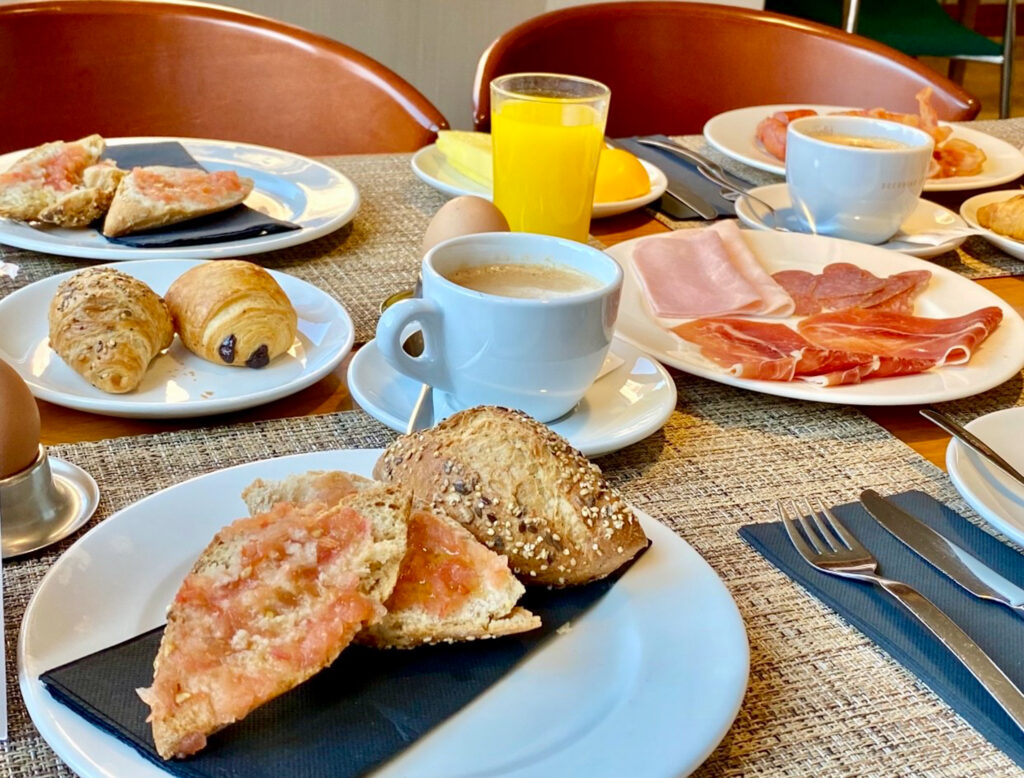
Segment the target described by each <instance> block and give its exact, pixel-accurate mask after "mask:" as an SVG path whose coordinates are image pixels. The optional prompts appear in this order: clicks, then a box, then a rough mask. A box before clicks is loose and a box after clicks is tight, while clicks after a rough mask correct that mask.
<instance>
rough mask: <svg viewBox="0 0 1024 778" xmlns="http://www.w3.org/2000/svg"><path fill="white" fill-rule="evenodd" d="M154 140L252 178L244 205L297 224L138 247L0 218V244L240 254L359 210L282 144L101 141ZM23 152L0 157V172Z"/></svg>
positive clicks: (294, 239) (200, 255)
mask: <svg viewBox="0 0 1024 778" xmlns="http://www.w3.org/2000/svg"><path fill="white" fill-rule="evenodd" d="M161 141H177V142H179V143H181V144H182V145H183V146H184V147H185V149H186V150H187V151H188V152H189V154H191V155H192V157H193V158H194V159H195V160H196V162H198V163H199V164H200V165H202V166H203V167H204V168H205V169H206V170H208V171H210V172H211V173H213V172H218V171H235V172H236V173H238V175H239V176H242V177H245V178H249V179H252V180H253V182H254V186H253V190H252V192H251V193H250V194H249V195H248V197H246V199H245V204H246V205H248V206H249V207H250V208H253V209H255V210H257V211H260V212H261V213H265V214H267V215H269V216H273V217H275V218H277V219H283V220H285V221H290V222H292V223H294V224H297V225H298V226H299V229H297V230H291V231H289V232H281V233H277V234H273V235H265V236H262V237H255V238H245V239H242V240H230V241H224V242H219V243H206V244H200V245H195V246H178V247H159V248H158V247H154V248H137V247H133V246H126V245H119V244H116V243H111V242H109V241H107V240H106V239H105V238H104V237H103V236H102V235H101V234H100V233H99V232H98V231H96V230H94V229H92V228H90V227H77V228H65V227H54V226H47V225H43V224H40V223H35V222H21V221H14V220H11V219H0V243H6V244H8V245H10V246H17V247H18V248H22V249H29V250H32V251H41V252H43V253H46V254H58V255H62V256H66V257H79V258H82V259H93V260H96V259H103V260H114V261H117V260H133V259H160V258H190V259H213V258H217V257H239V256H246V255H250V254H258V253H262V252H265V251H274V250H275V249H282V248H286V247H288V246H296V245H299V244H301V243H306V242H308V241H311V240H315V239H316V238H319V237H322V236H323V235H327V234H328V233H331V232H334V231H335V230H337V229H339V228H340V227H342V226H344V225H345V224H347V223H348V222H349V221H351V220H352V218H353V217H354V216H355V214H356V211H358V210H359V191H358V190H357V189H356V186H355V184H353V183H352V181H350V180H349V179H348V178H346V177H345V176H344V175H342V174H341V173H339V172H338V171H336V170H334V169H332V168H330V167H327V166H326V165H323V164H321V163H319V162H315V161H314V160H311V159H308V158H306V157H303V156H300V155H298V154H293V153H291V152H288V151H281V150H279V149H272V148H267V147H265V146H255V145H253V144H249V143H234V142H227V141H218V140H203V139H197V138H157V137H139V138H113V139H108V140H107V146H108V147H113V146H123V145H129V144H133V143H155V142H161ZM28 151H29V150H27V149H26V150H22V151H15V152H11V153H9V154H5V155H3V156H0V171H3V170H6V169H7V168H8V167H10V166H11V165H12V164H13V163H14V162H15V161H16V160H18V159H19V158H20V157H22V156H24V155H25V154H26V153H27V152H28Z"/></svg>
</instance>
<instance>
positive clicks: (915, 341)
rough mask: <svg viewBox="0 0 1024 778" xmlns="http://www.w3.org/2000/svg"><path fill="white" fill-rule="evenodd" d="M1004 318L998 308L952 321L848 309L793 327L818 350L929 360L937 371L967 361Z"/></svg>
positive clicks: (815, 317) (987, 309) (820, 315)
mask: <svg viewBox="0 0 1024 778" xmlns="http://www.w3.org/2000/svg"><path fill="white" fill-rule="evenodd" d="M1002 318H1003V312H1002V310H1001V309H1000V308H997V307H996V306H989V307H987V308H981V309H979V310H977V311H973V312H971V313H968V314H965V315H963V316H957V317H955V318H950V319H929V318H925V317H921V316H909V315H906V314H900V313H893V312H891V311H877V310H871V309H868V310H862V309H858V308H852V309H849V310H845V311H837V312H834V313H821V314H817V315H815V316H811V317H809V318H807V319H804V320H803V321H801V322H800V323H799V324H798V325H797V329H798V330H799V331H800V334H802V335H803V336H804V337H805V338H807V340H809V341H810V342H811V343H814V344H815V345H817V346H820V347H822V348H828V349H839V350H844V351H853V352H859V353H870V354H878V355H881V356H886V357H891V358H896V359H913V360H928V361H931V362H933V364H934V366H936V367H941V366H942V365H962V364H964V363H966V362H967V361H968V360H970V358H971V355H972V354H973V352H974V349H976V348H977V347H978V345H979V344H981V342H982V341H984V340H985V339H986V338H987V337H988V336H989V335H991V334H992V332H993V331H994V330H995V328H996V327H997V326H999V322H1000V321H1002Z"/></svg>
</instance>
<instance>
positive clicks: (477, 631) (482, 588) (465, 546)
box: [242, 471, 540, 648]
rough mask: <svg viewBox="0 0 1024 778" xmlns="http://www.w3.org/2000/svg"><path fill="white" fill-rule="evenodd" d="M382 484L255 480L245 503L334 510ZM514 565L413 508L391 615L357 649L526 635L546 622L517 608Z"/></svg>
mask: <svg viewBox="0 0 1024 778" xmlns="http://www.w3.org/2000/svg"><path fill="white" fill-rule="evenodd" d="M375 483H376V482H374V481H370V480H369V479H366V478H362V477H361V476H357V475H353V474H351V473H344V472H340V471H326V472H325V471H312V472H309V473H304V474H301V475H294V476H290V477H288V478H286V479H284V480H282V481H278V482H266V481H262V480H257V481H255V482H253V483H252V484H251V485H250V486H249V487H248V488H246V490H245V491H244V492H242V498H243V499H244V500H245V501H246V505H248V506H249V510H250V511H253V512H259V511H264V510H267V509H268V508H269V507H270V506H273V505H274V504H276V503H278V502H281V501H284V502H291V503H294V504H298V505H302V504H304V503H306V502H309V501H320V502H324V503H328V504H330V503H331V502H332V501H334V500H337V499H339V498H340V497H341V496H342V495H344V494H345V493H346V492H348V491H350V490H357V491H358V490H364V489H367V488H372V487H373V485H374V484H375ZM524 591H525V590H524V588H523V585H522V584H521V583H520V582H519V581H518V580H516V577H515V576H514V575H512V572H511V570H509V567H508V560H507V559H506V558H505V557H503V556H500V555H498V554H496V553H495V552H493V551H491V550H490V549H488V548H486V547H485V546H484V545H483V544H481V543H480V542H478V541H477V540H476V538H474V537H473V535H472V534H471V533H469V532H468V531H467V530H466V529H464V528H463V527H462V526H461V525H459V524H458V522H455V521H453V520H452V519H450V518H448V517H447V516H444V515H440V514H438V513H436V512H432V511H429V510H425V509H424V508H422V507H417V506H415V505H414V506H413V509H412V511H411V513H410V514H409V528H408V543H407V550H406V553H405V557H404V558H403V560H402V564H401V567H400V568H399V573H398V582H397V583H396V584H395V588H394V590H393V591H392V593H391V596H390V597H389V598H388V600H387V602H385V604H384V605H385V608H387V614H386V615H385V616H384V617H383V618H382V619H381V620H380V621H378V622H376V623H375V624H372V625H369V626H367V627H366V628H365V629H364V630H363V631H362V632H360V633H359V634H358V636H357V637H356V642H357V643H364V644H367V645H373V646H377V647H380V648H412V647H414V646H417V645H421V644H424V643H437V642H442V641H448V642H450V641H454V640H475V639H479V638H489V637H499V636H501V635H511V634H514V633H517V632H525V631H527V630H531V629H535V628H537V627H539V626H540V619H539V618H538V617H537V616H535V615H534V614H532V613H530V612H529V611H528V610H526V609H525V608H521V607H518V606H517V605H516V602H517V601H518V600H519V598H520V597H521V596H522V595H523V593H524Z"/></svg>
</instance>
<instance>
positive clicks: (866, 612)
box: [740, 491, 1024, 767]
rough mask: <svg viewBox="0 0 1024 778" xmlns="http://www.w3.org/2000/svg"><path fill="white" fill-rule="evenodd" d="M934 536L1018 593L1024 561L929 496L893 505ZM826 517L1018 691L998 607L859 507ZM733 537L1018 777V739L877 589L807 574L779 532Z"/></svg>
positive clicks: (1020, 632) (743, 532)
mask: <svg viewBox="0 0 1024 778" xmlns="http://www.w3.org/2000/svg"><path fill="white" fill-rule="evenodd" d="M890 499H892V501H893V502H894V503H896V504H897V505H899V506H900V507H902V508H904V509H905V510H907V511H908V512H910V513H912V514H913V515H914V516H916V517H917V518H919V519H921V521H923V522H924V523H926V524H928V525H929V526H931V527H932V528H933V529H935V530H936V531H938V532H939V533H941V534H942V535H944V536H945V537H947V538H949V539H950V540H952V541H954V542H955V543H958V544H959V545H960V546H962V547H963V548H965V549H967V550H968V551H970V552H971V553H972V554H974V555H975V556H977V557H978V558H979V559H982V560H984V561H985V563H986V564H988V565H989V566H991V567H992V569H993V570H995V571H996V572H998V573H1000V574H1001V575H1003V576H1005V577H1006V578H1007V579H1009V580H1011V581H1013V582H1014V583H1016V584H1018V585H1020V586H1024V558H1022V557H1021V555H1020V554H1019V553H1017V552H1016V551H1014V550H1013V549H1012V548H1010V547H1009V546H1006V545H1004V544H1002V543H1000V542H999V541H998V540H996V539H995V538H994V537H992V536H991V535H989V534H988V533H987V532H985V531H984V530H981V529H979V528H978V527H976V526H974V525H973V524H971V523H970V522H968V521H967V520H966V519H964V518H963V517H962V516H960V515H959V514H957V513H955V512H954V511H953V510H952V509H950V508H948V507H946V506H945V505H942V504H941V503H939V502H937V501H936V500H934V499H932V498H931V497H929V496H928V495H927V494H924V493H923V492H918V491H912V492H905V493H903V494H898V495H895V496H894V497H892V498H890ZM833 512H834V513H835V514H836V516H838V517H839V519H840V520H841V521H842V522H843V523H844V524H845V525H846V526H847V527H848V528H849V530H850V531H851V532H852V533H853V534H854V535H855V536H856V537H857V539H858V540H860V541H861V542H862V543H863V544H864V545H865V546H867V547H868V549H870V550H871V552H872V553H873V554H874V555H875V557H876V558H877V559H878V563H879V570H880V571H881V573H882V574H883V575H885V576H886V577H887V578H892V579H895V580H897V581H902V582H904V583H907V584H909V585H910V586H912V587H913V588H915V589H917V590H918V591H919V592H920V593H921V594H923V595H924V596H925V597H927V598H928V599H929V600H931V601H932V602H933V603H935V604H936V605H937V606H938V607H939V608H941V609H942V610H943V611H944V612H945V613H946V615H948V616H949V617H950V618H951V619H953V621H955V622H956V623H957V624H958V625H959V626H960V628H961V629H963V630H964V632H966V633H967V634H968V635H970V636H971V637H972V638H973V639H974V641H975V642H976V643H977V644H978V645H979V646H981V648H982V649H983V650H984V651H985V652H986V653H987V654H988V655H989V656H990V657H991V658H992V660H993V661H994V662H995V663H996V664H998V665H999V667H1000V668H1002V670H1003V672H1005V673H1006V675H1007V677H1009V678H1010V679H1011V680H1012V681H1013V682H1014V683H1015V684H1017V686H1018V688H1021V689H1024V618H1022V616H1018V615H1014V613H1012V612H1011V611H1010V610H1009V609H1008V608H1006V607H1004V606H1002V605H999V604H997V603H992V602H987V601H985V600H981V599H978V598H976V597H972V596H971V595H970V594H968V593H967V592H966V591H964V590H963V589H961V588H960V587H959V586H957V585H956V584H955V583H953V582H952V581H951V580H950V579H949V578H947V577H946V576H944V575H943V574H942V573H940V572H938V571H937V570H935V568H933V567H932V566H931V565H929V564H928V563H927V562H925V561H924V560H923V559H921V558H920V557H919V556H918V555H917V554H915V553H913V552H912V551H910V550H909V549H908V548H907V547H906V546H904V545H903V544H902V543H901V542H900V541H899V540H897V539H896V538H895V537H893V536H892V535H890V534H889V532H888V531H887V530H885V529H884V528H883V527H882V526H881V525H880V524H879V523H878V522H876V521H875V520H874V519H873V518H871V516H870V515H868V513H867V511H866V510H865V509H864V508H863V506H861V504H860V503H850V504H848V505H840V506H839V507H837V508H834V509H833ZM740 536H741V537H742V538H743V539H744V540H746V541H747V542H748V543H750V544H751V545H752V546H753V547H754V548H755V549H757V550H758V551H759V552H760V553H761V554H763V555H764V556H765V558H767V559H768V561H769V562H771V563H772V564H774V565H775V566H776V567H778V568H779V569H780V570H782V572H784V573H785V574H786V575H788V576H789V577H791V578H792V579H793V580H795V581H796V582H797V583H799V584H801V585H802V586H803V587H804V588H805V589H807V590H809V591H810V592H811V594H813V595H814V596H815V597H816V598H818V599H819V600H821V601H822V602H823V603H825V604H826V605H828V606H829V607H830V608H832V609H834V610H836V611H837V612H838V613H839V614H840V615H841V616H842V617H843V618H845V619H846V620H847V621H848V622H850V623H851V624H852V625H853V626H855V627H856V628H857V629H859V630H860V631H861V632H863V633H864V634H865V635H867V636H868V637H869V638H871V639H872V640H873V641H875V642H876V643H877V644H878V645H879V646H880V647H881V648H882V650H884V651H885V652H886V653H887V654H889V655H890V656H891V657H892V658H893V659H895V660H896V661H897V662H899V663H900V664H902V665H903V666H904V667H906V668H907V669H908V670H910V671H911V672H912V673H914V675H916V676H917V677H918V678H920V679H921V680H922V681H923V682H924V683H925V684H926V685H927V686H928V687H929V688H930V689H931V690H932V691H934V692H935V693H936V694H937V695H938V696H939V697H941V698H942V699H943V700H945V701H946V702H947V703H948V704H949V706H950V707H951V708H953V710H955V711H956V712H957V713H959V714H960V715H961V716H963V718H964V719H966V720H967V721H968V722H969V723H970V724H971V726H973V727H974V728H975V729H976V730H978V732H980V733H981V734H982V735H984V736H985V737H986V738H988V740H989V741H990V742H992V743H993V744H994V745H995V746H996V747H998V748H1000V749H1002V750H1003V751H1004V752H1005V753H1006V755H1007V756H1009V757H1010V758H1011V759H1013V760H1014V761H1015V762H1016V763H1017V764H1019V765H1020V766H1021V767H1024V737H1022V736H1021V732H1020V730H1019V729H1018V728H1017V727H1016V725H1015V724H1014V723H1013V721H1012V720H1011V719H1010V717H1009V716H1007V715H1006V713H1004V712H1003V710H1002V709H1001V708H1000V707H999V706H998V705H997V704H996V702H995V701H994V700H993V699H992V697H991V696H990V695H989V694H988V692H986V691H985V689H984V688H983V687H982V686H981V684H980V683H978V681H976V680H975V679H974V676H972V675H971V674H970V673H969V672H968V671H967V669H966V668H964V666H963V665H961V664H960V663H959V662H958V661H957V660H956V659H955V658H954V657H953V655H952V654H951V653H950V652H949V651H948V650H947V649H946V648H945V647H944V646H943V645H942V644H941V643H940V642H939V640H938V639H937V638H935V637H934V636H933V635H932V634H931V632H929V631H928V630H927V629H926V628H925V627H924V626H922V625H921V624H920V623H919V622H918V621H917V619H915V618H914V617H913V616H911V615H910V614H909V612H907V611H906V610H905V609H904V608H903V606H901V605H900V604H899V603H898V602H896V600H894V599H893V598H892V597H890V596H889V595H888V594H886V593H885V592H884V591H882V590H881V589H880V588H879V587H877V586H874V585H870V584H864V583H859V582H857V581H850V580H844V579H842V578H837V577H835V576H832V575H828V574H826V573H822V572H819V571H818V570H816V569H815V568H813V567H811V566H810V565H809V564H807V562H805V561H804V560H803V558H802V557H801V556H800V555H799V554H798V553H797V551H796V549H795V548H793V544H792V543H790V541H789V537H788V536H787V535H786V531H785V529H784V528H783V526H782V524H781V523H780V522H775V523H766V524H749V525H747V526H745V527H742V528H741V529H740Z"/></svg>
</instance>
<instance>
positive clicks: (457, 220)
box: [420, 195, 508, 254]
mask: <svg viewBox="0 0 1024 778" xmlns="http://www.w3.org/2000/svg"><path fill="white" fill-rule="evenodd" d="M478 232H508V220H507V219H505V217H504V215H502V213H501V211H499V210H498V209H497V207H496V206H495V205H494V203H492V202H491V201H490V200H485V199H484V198H482V197H473V196H471V195H464V196H462V197H456V198H455V199H454V200H449V201H448V202H447V203H445V204H444V205H442V206H441V207H440V208H439V209H438V211H437V213H435V214H434V218H433V219H431V220H430V224H428V225H427V231H426V232H425V233H424V234H423V245H422V247H421V250H420V253H421V254H426V253H427V252H428V251H430V249H432V248H434V246H436V245H437V244H438V243H440V242H441V241H445V240H448V239H449V238H457V237H458V236H460V235H474V234H476V233H478Z"/></svg>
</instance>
